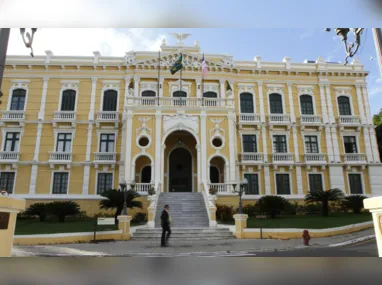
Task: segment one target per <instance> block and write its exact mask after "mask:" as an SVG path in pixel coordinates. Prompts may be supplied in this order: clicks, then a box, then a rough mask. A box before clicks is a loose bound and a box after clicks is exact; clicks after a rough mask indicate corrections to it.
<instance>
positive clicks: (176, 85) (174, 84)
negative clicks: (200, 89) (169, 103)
mask: <svg viewBox="0 0 382 285" xmlns="http://www.w3.org/2000/svg"><path fill="white" fill-rule="evenodd" d="M168 85H169V93H170V97H171V98H177V97H174V93H175V92H176V91H181V90H180V80H177V81H170V82H169V83H168ZM191 86H192V83H191V82H186V81H184V80H182V91H183V92H186V97H185V98H189V97H191V96H190V93H191ZM202 95H203V94H202Z"/></svg>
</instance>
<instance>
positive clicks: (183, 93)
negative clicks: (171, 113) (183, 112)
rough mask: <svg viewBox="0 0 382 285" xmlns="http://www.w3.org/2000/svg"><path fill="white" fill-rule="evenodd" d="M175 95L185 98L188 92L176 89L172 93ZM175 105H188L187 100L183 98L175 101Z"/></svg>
mask: <svg viewBox="0 0 382 285" xmlns="http://www.w3.org/2000/svg"><path fill="white" fill-rule="evenodd" d="M172 96H173V97H177V98H183V97H187V93H186V92H184V91H175V92H174V93H173V94H172ZM174 105H176V106H186V100H183V101H182V100H181V99H177V100H175V101H174Z"/></svg>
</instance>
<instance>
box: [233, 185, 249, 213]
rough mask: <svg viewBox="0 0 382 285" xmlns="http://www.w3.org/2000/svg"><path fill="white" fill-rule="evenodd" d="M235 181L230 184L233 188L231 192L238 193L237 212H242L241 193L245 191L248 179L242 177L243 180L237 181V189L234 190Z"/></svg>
mask: <svg viewBox="0 0 382 285" xmlns="http://www.w3.org/2000/svg"><path fill="white" fill-rule="evenodd" d="M236 185H237V184H236V183H232V186H233V188H234V190H233V192H235V193H238V194H239V214H240V215H241V214H243V201H242V196H243V193H245V190H247V186H248V180H247V178H244V180H243V181H242V182H241V183H239V190H238V191H236V189H235V188H236Z"/></svg>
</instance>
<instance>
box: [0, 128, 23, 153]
mask: <svg viewBox="0 0 382 285" xmlns="http://www.w3.org/2000/svg"><path fill="white" fill-rule="evenodd" d="M1 132H2V137H3V141H2V143H1V150H0V151H4V145H5V139H6V135H7V133H20V139H19V145H18V149H17V151H15V152H20V148H21V139H22V137H23V135H24V128H2V129H1Z"/></svg>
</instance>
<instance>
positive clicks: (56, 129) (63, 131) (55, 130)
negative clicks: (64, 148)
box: [53, 128, 76, 153]
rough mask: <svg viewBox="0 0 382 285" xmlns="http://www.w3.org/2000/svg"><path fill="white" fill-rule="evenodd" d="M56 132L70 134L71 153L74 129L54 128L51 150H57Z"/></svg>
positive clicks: (71, 150) (71, 151)
mask: <svg viewBox="0 0 382 285" xmlns="http://www.w3.org/2000/svg"><path fill="white" fill-rule="evenodd" d="M58 134H72V142H71V145H70V153H73V141H74V136H75V134H76V131H75V130H74V129H67V128H65V129H64V128H63V129H60V128H55V129H54V146H53V152H57V151H56V149H57V139H58Z"/></svg>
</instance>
